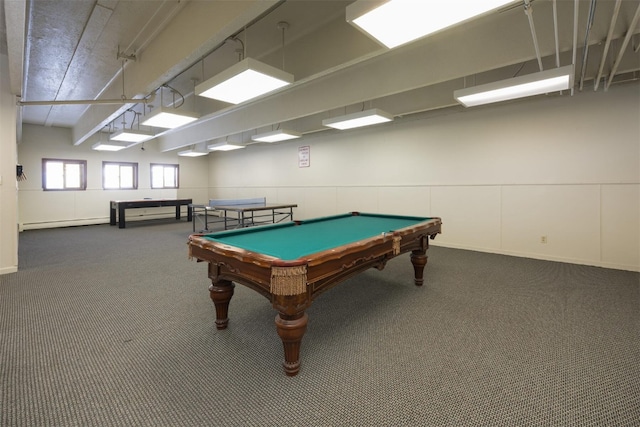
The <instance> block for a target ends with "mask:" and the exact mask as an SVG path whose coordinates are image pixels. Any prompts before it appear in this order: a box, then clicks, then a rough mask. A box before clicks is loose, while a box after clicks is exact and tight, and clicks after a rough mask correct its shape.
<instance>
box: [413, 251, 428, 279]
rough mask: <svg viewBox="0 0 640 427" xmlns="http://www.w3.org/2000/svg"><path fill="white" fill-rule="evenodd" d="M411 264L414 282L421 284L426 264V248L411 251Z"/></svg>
mask: <svg viewBox="0 0 640 427" xmlns="http://www.w3.org/2000/svg"><path fill="white" fill-rule="evenodd" d="M411 264H413V271H414V273H415V279H414V281H415V284H416V286H422V283H424V267H425V265H427V254H426V250H423V249H416V250H415V251H411Z"/></svg>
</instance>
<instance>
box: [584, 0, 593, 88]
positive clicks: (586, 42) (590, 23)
mask: <svg viewBox="0 0 640 427" xmlns="http://www.w3.org/2000/svg"><path fill="white" fill-rule="evenodd" d="M595 11H596V0H591V7H590V8H589V19H588V20H587V29H586V30H585V32H584V46H583V47H582V70H580V90H581V91H582V87H583V86H584V75H585V73H586V72H587V59H588V57H589V34H590V33H591V27H592V26H593V15H594V14H595Z"/></svg>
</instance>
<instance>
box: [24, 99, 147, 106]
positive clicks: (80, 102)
mask: <svg viewBox="0 0 640 427" xmlns="http://www.w3.org/2000/svg"><path fill="white" fill-rule="evenodd" d="M148 102H149V99H148V98H137V99H124V98H123V99H85V100H82V99H77V100H64V101H18V102H17V105H18V106H19V107H23V106H26V105H98V104H146V103H148Z"/></svg>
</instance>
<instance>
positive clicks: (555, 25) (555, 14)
mask: <svg viewBox="0 0 640 427" xmlns="http://www.w3.org/2000/svg"><path fill="white" fill-rule="evenodd" d="M618 1H619V0H618ZM553 33H554V36H555V41H556V67H560V42H559V39H558V3H557V0H553Z"/></svg>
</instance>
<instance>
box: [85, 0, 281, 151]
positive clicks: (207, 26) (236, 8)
mask: <svg viewBox="0 0 640 427" xmlns="http://www.w3.org/2000/svg"><path fill="white" fill-rule="evenodd" d="M220 3H224V5H221V4H220ZM277 3H278V1H277V0H252V1H248V0H247V1H235V2H215V1H188V2H183V4H184V6H180V7H181V8H182V9H181V10H180V11H179V12H178V13H177V14H176V15H175V17H174V19H172V21H171V22H170V23H168V24H167V26H166V28H164V29H163V30H162V31H160V32H158V33H157V35H156V37H155V39H153V40H152V41H150V42H149V43H148V44H146V47H145V49H144V51H137V52H136V57H137V58H138V60H137V61H136V62H135V63H131V64H128V65H129V66H127V67H126V68H127V70H126V71H127V82H126V83H127V88H126V91H127V94H128V95H129V97H130V98H134V99H135V98H137V97H144V96H146V95H148V94H150V93H151V92H152V91H154V90H155V89H157V88H158V87H160V86H162V85H163V84H165V83H167V82H170V81H171V79H173V78H174V77H175V76H176V75H178V74H179V73H180V72H182V71H183V70H184V69H185V68H186V67H188V66H190V65H191V64H193V63H195V62H196V61H197V60H198V59H200V58H202V56H203V55H205V54H206V53H207V52H209V51H210V50H211V49H212V48H213V47H215V46H218V45H220V44H222V43H223V42H224V41H225V40H226V39H227V38H228V37H229V36H230V35H232V34H234V33H235V32H237V31H238V30H239V29H241V28H242V27H243V26H244V25H245V24H246V23H247V22H250V21H252V20H253V19H254V18H256V17H257V16H260V15H261V14H263V13H265V12H266V11H267V10H269V9H270V8H271V7H273V6H274V5H275V4H277ZM185 28H189V31H188V32H186V31H185V30H184V29H185ZM147 82H150V83H147ZM121 93H122V87H121V85H119V84H118V82H116V81H112V84H111V86H110V87H109V88H108V89H107V90H105V91H104V92H103V93H102V94H101V97H105V98H109V99H115V98H117V97H118V96H120V95H121ZM107 108H110V109H109V110H107ZM121 108H122V107H121ZM121 108H112V107H108V106H92V107H91V108H89V109H88V110H87V111H86V112H85V113H84V115H83V116H82V120H80V121H79V124H78V125H76V126H75V127H74V128H73V130H72V138H73V144H74V145H79V144H82V143H83V142H84V141H86V140H87V139H88V138H89V137H90V136H91V135H92V134H94V133H95V132H97V131H99V130H100V129H102V128H103V127H104V126H105V125H106V124H108V123H109V122H110V121H112V120H113V119H114V118H117V117H118V116H119V115H120V114H121V111H120V110H121Z"/></svg>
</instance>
